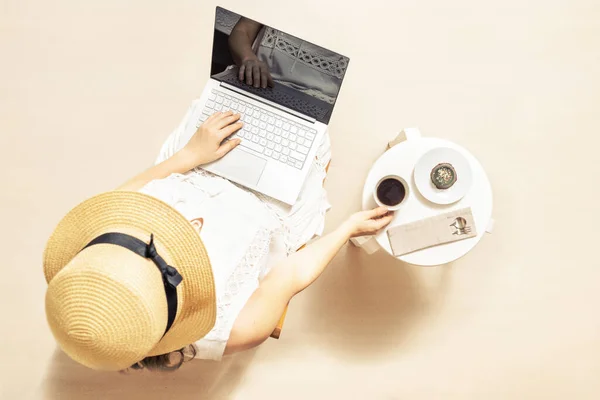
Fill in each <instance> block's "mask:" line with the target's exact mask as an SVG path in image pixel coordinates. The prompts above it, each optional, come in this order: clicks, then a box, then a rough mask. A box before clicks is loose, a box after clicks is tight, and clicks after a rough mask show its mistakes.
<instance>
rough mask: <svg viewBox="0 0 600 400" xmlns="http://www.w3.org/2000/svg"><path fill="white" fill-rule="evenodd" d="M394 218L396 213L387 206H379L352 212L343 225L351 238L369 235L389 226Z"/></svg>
mask: <svg viewBox="0 0 600 400" xmlns="http://www.w3.org/2000/svg"><path fill="white" fill-rule="evenodd" d="M392 219H394V213H393V212H390V211H389V210H388V209H387V207H377V208H375V209H372V210H367V211H360V212H357V213H355V214H352V215H351V216H350V218H348V219H347V220H346V222H344V224H343V226H344V227H345V229H346V232H347V233H348V235H349V236H350V237H351V238H352V237H357V236H369V235H374V234H376V233H377V232H378V231H379V230H381V229H383V228H385V227H386V226H388V225H389V223H390V222H392Z"/></svg>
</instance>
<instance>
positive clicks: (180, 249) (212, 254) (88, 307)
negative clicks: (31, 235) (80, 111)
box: [44, 111, 392, 371]
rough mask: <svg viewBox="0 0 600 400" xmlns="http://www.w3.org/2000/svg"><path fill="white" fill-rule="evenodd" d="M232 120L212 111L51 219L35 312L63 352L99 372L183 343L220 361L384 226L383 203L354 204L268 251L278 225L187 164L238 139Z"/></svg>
mask: <svg viewBox="0 0 600 400" xmlns="http://www.w3.org/2000/svg"><path fill="white" fill-rule="evenodd" d="M238 120H239V115H236V114H233V113H232V112H231V111H229V112H224V113H223V112H218V113H216V114H213V115H212V116H210V117H209V118H208V119H207V120H206V121H205V122H204V123H203V124H202V125H201V126H200V127H199V129H198V130H197V132H196V133H195V135H194V136H193V137H192V139H191V140H190V141H189V142H188V143H187V145H186V146H185V147H184V148H183V149H182V150H180V151H179V152H177V153H175V154H174V155H173V156H172V157H170V158H168V159H166V160H165V161H163V162H161V163H159V164H157V165H155V166H154V167H152V168H150V169H148V170H146V171H144V172H142V173H141V174H139V175H137V176H136V177H134V178H132V179H131V180H129V181H128V182H126V183H125V184H124V185H122V186H121V187H119V188H118V190H116V191H113V192H108V193H103V194H100V195H97V196H94V197H92V198H91V199H88V200H86V201H84V202H83V203H81V204H79V205H78V206H77V207H75V208H74V209H73V210H71V211H70V212H69V213H68V214H67V215H66V216H65V217H64V218H63V220H62V221H61V222H60V223H59V224H58V226H57V228H56V229H55V231H54V233H53V234H52V236H51V237H50V239H49V241H48V244H47V246H46V251H45V254H44V273H45V276H46V280H47V282H48V284H49V285H48V291H47V294H46V314H47V318H48V322H49V325H50V328H51V330H52V333H53V335H54V336H55V338H56V340H57V342H58V343H59V345H60V346H61V347H62V349H63V350H64V351H65V352H66V353H67V354H68V355H69V356H70V357H71V358H73V359H74V360H76V361H78V362H79V363H81V364H83V365H86V366H88V367H90V368H94V369H99V370H113V371H118V370H123V369H127V368H128V367H133V368H144V367H146V368H149V369H159V370H173V369H177V368H178V367H179V366H180V365H181V364H182V362H183V360H184V358H185V355H186V354H188V353H191V354H192V355H194V353H196V355H198V354H199V355H200V356H201V357H203V358H212V359H219V358H220V357H221V356H222V355H223V354H231V353H235V352H238V351H242V350H247V349H250V348H252V347H255V346H257V345H259V344H260V343H262V342H263V341H265V340H266V339H267V338H268V337H269V335H270V333H271V332H272V331H273V329H274V328H275V326H276V325H277V322H278V320H279V318H280V317H281V315H282V313H283V311H284V308H285V307H286V305H287V304H288V302H289V301H290V299H291V298H292V297H293V296H294V295H296V294H297V293H299V292H300V291H302V290H304V289H305V288H306V287H308V286H309V285H310V284H311V283H312V282H314V281H315V279H317V278H318V277H319V275H320V274H321V273H322V272H323V270H324V269H325V267H326V266H327V265H328V263H329V262H330V261H331V259H332V258H333V257H334V256H335V254H336V253H337V252H338V250H339V249H340V248H341V247H342V246H343V245H344V244H345V243H346V242H347V241H348V239H349V238H351V237H354V236H361V235H370V234H374V233H375V232H377V231H378V230H379V229H381V228H383V227H385V226H386V225H387V224H389V222H390V221H391V219H392V216H391V215H390V214H389V213H388V211H387V209H385V208H377V209H374V210H371V211H364V212H359V213H356V214H354V215H352V216H351V217H350V218H348V219H347V220H346V221H345V222H344V223H342V224H341V225H340V226H339V227H338V228H337V229H335V230H334V231H333V232H331V233H330V234H328V235H326V236H324V237H322V238H320V239H319V240H317V241H315V242H313V243H311V244H309V245H308V246H306V247H305V248H304V249H302V250H300V251H298V252H295V253H293V254H290V255H289V256H288V257H285V258H279V259H271V257H269V256H270V254H271V252H272V251H274V250H273V246H274V245H273V243H272V242H271V240H270V239H271V236H270V235H271V234H272V232H274V230H275V229H276V225H277V223H276V221H267V222H266V223H265V222H264V221H263V220H264V219H268V218H269V214H268V213H264V214H261V213H260V209H259V208H256V207H254V205H253V204H255V203H253V202H254V201H256V196H254V195H253V194H252V193H250V192H247V191H241V190H240V189H239V188H237V187H236V186H234V185H232V184H231V183H229V182H227V181H225V180H218V181H214V180H211V179H209V177H206V176H204V175H202V174H197V173H196V174H193V172H194V171H191V170H192V169H194V168H195V167H197V166H200V165H203V164H207V163H210V162H212V161H215V160H217V159H219V158H221V157H223V156H225V155H226V154H227V153H228V152H229V151H231V150H232V149H233V148H235V147H236V146H237V145H238V144H239V143H240V141H239V139H234V140H229V141H224V140H225V138H227V137H229V136H230V135H231V134H232V133H234V132H236V131H237V130H239V129H240V128H241V127H242V123H240V122H239V121H238ZM196 172H197V171H196ZM211 182H212V183H211ZM214 182H221V183H222V185H221V186H219V185H213V183H214ZM203 183H207V185H209V186H210V185H212V186H211V187H209V188H206V187H204V186H203ZM229 189H231V190H229ZM234 189H235V190H234ZM248 209H251V210H252V212H248V211H247V210H248ZM257 210H258V211H257ZM232 215H233V217H232ZM265 238H266V239H265ZM254 249H259V251H257V252H255V251H254ZM165 299H166V302H165Z"/></svg>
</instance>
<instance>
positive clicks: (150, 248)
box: [81, 232, 183, 334]
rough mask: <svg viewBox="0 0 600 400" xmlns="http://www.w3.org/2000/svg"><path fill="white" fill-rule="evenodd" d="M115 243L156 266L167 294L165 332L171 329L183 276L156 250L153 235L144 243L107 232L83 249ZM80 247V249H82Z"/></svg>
mask: <svg viewBox="0 0 600 400" xmlns="http://www.w3.org/2000/svg"><path fill="white" fill-rule="evenodd" d="M102 243H106V244H116V245H117V246H121V247H124V248H126V249H127V250H130V251H132V252H134V253H135V254H137V255H139V256H141V257H144V258H149V259H150V260H152V262H153V263H154V264H155V265H156V266H157V267H158V269H159V271H160V273H161V275H162V280H163V285H164V287H165V295H166V296H167V309H168V312H169V316H168V318H167V328H166V329H165V334H166V333H167V332H168V331H169V329H171V325H173V321H175V317H176V316H177V286H178V285H179V284H180V283H181V281H183V277H182V276H181V275H180V274H179V272H178V271H177V269H175V268H174V267H172V266H170V265H169V264H167V262H166V261H165V260H164V258H162V257H161V256H160V255H159V254H158V252H157V251H156V247H155V246H154V235H153V234H151V235H150V243H146V242H144V241H142V240H140V239H138V238H136V237H135V236H131V235H127V234H125V233H120V232H109V233H105V234H102V235H100V236H98V237H97V238H95V239H94V240H92V241H91V242H89V243H88V244H87V245H86V246H85V247H84V248H83V249H86V248H88V247H90V246H93V245H95V244H102ZM83 249H81V250H83Z"/></svg>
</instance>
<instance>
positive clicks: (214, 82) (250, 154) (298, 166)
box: [179, 7, 350, 205]
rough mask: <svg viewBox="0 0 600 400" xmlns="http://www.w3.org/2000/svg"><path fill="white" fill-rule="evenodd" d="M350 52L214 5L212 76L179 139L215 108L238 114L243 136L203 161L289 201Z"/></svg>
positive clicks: (321, 131) (305, 168)
mask: <svg viewBox="0 0 600 400" xmlns="http://www.w3.org/2000/svg"><path fill="white" fill-rule="evenodd" d="M349 61H350V60H349V58H348V57H345V56H342V55H340V54H338V53H335V52H332V51H330V50H327V49H325V48H323V47H320V46H317V45H314V44H312V43H310V42H307V41H305V40H303V39H300V38H297V37H295V36H292V35H290V34H287V33H285V32H283V31H281V30H278V29H276V28H273V27H270V26H267V25H265V24H262V23H259V22H257V21H254V20H252V19H250V18H246V17H243V16H241V15H239V14H236V13H234V12H232V11H229V10H226V9H224V8H221V7H217V9H216V16H215V31H214V41H213V52H212V63H211V76H210V79H209V81H208V83H207V84H206V86H205V88H204V90H203V93H202V96H201V98H200V105H201V106H200V107H197V108H196V111H195V113H194V114H193V115H192V118H193V121H196V124H193V123H192V124H189V126H188V129H186V131H185V132H184V136H183V137H182V139H183V140H181V141H180V143H179V148H182V147H183V146H184V145H185V144H186V143H187V141H188V140H189V139H190V138H191V137H192V136H193V134H194V133H195V132H196V130H197V128H198V127H199V126H200V125H201V124H202V122H203V121H205V120H206V119H207V118H208V117H209V116H210V115H212V114H213V113H214V112H216V111H228V110H231V111H233V112H235V113H240V114H241V121H242V122H243V123H244V126H243V128H242V129H241V130H239V131H238V132H236V133H235V134H233V135H232V136H230V137H229V138H228V139H226V140H230V139H232V138H239V139H241V143H240V145H239V146H237V147H236V148H235V149H234V150H232V151H231V152H229V153H228V154H227V155H226V156H225V157H223V158H221V159H220V160H217V161H215V162H213V163H211V164H207V165H204V166H203V168H204V169H205V170H207V171H209V172H212V173H214V174H216V175H219V176H222V177H224V178H226V179H229V180H231V181H233V182H235V183H238V184H240V185H243V186H245V187H247V188H249V189H251V190H254V191H257V192H260V193H262V194H265V195H267V196H269V197H272V198H275V199H277V200H279V201H282V202H284V203H286V204H288V205H293V204H294V203H295V202H296V200H297V198H298V195H299V193H300V191H301V189H302V186H303V184H304V181H305V179H306V177H307V174H308V172H309V170H310V168H311V164H312V161H313V160H314V158H315V155H316V152H317V150H318V147H319V144H320V143H321V141H322V139H323V135H325V132H326V130H327V125H328V124H329V120H330V118H331V114H332V112H333V108H334V106H335V102H336V99H337V96H338V93H339V91H340V87H341V84H342V81H343V79H344V75H345V73H346V69H347V67H348V64H349Z"/></svg>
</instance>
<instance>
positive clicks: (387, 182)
mask: <svg viewBox="0 0 600 400" xmlns="http://www.w3.org/2000/svg"><path fill="white" fill-rule="evenodd" d="M404 196H406V188H405V187H404V184H402V182H400V181H399V180H397V179H394V178H388V179H384V180H383V181H382V182H381V183H380V184H379V186H378V187H377V198H378V199H379V201H381V203H383V204H385V205H386V206H390V207H393V206H397V205H398V204H400V203H402V200H404Z"/></svg>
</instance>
